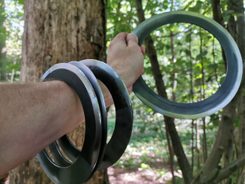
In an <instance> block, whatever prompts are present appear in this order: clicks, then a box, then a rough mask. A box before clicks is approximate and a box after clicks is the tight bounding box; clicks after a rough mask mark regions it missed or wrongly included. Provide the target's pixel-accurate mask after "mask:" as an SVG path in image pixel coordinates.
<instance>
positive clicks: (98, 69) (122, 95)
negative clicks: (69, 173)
mask: <svg viewBox="0 0 245 184" xmlns="http://www.w3.org/2000/svg"><path fill="white" fill-rule="evenodd" d="M77 63H78V64H79V65H80V64H82V65H83V64H85V65H86V66H88V67H89V69H90V70H92V72H93V73H94V75H95V76H96V78H97V79H99V80H101V81H102V82H103V83H104V84H105V85H106V87H107V88H108V89H109V91H110V93H111V95H112V98H113V101H114V104H115V108H116V123H115V129H114V132H113V135H112V137H111V139H110V141H109V142H108V144H107V145H106V146H105V150H104V157H103V160H102V161H101V162H98V169H104V168H107V167H109V166H111V165H113V164H114V163H115V162H116V161H117V160H118V159H119V158H120V157H121V156H122V154H123V153H124V151H125V149H126V147H127V145H128V143H129V140H130V137H131V133H132V124H133V111H132V107H131V103H130V99H129V96H128V92H127V88H126V87H125V85H124V83H123V82H122V81H121V79H120V77H119V76H118V74H117V73H116V72H115V71H114V70H113V69H112V68H111V67H110V66H108V65H107V64H105V63H103V62H100V61H97V60H92V59H87V60H83V61H81V62H77ZM66 143H67V140H66ZM60 144H63V142H60ZM61 148H63V150H62V151H63V152H65V153H67V155H70V154H73V155H71V158H72V157H75V155H76V152H74V147H73V148H72V145H68V144H63V145H62V146H61ZM75 149H76V148H75Z"/></svg>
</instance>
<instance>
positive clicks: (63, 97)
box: [0, 81, 84, 175]
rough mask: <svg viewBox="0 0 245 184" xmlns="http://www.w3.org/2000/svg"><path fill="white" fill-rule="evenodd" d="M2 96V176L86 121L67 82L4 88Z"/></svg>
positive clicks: (0, 153) (0, 90)
mask: <svg viewBox="0 0 245 184" xmlns="http://www.w3.org/2000/svg"><path fill="white" fill-rule="evenodd" d="M0 96H1V98H0V104H1V107H0V117H1V118H0V160H1V166H0V175H2V174H4V173H5V172H6V171H8V170H10V169H12V168H13V167H15V166H16V165H18V164H20V163H22V162H23V161H25V160H28V159H30V158H32V157H33V156H34V155H35V154H36V153H38V152H39V151H40V150H42V149H43V148H44V147H45V146H47V145H48V144H49V143H51V142H53V141H54V140H56V139H58V138H59V137H61V136H62V135H64V134H65V133H68V132H70V131H72V130H73V129H74V128H75V127H77V126H78V125H79V123H80V122H81V121H82V120H83V119H84V117H83V113H82V107H81V105H80V101H79V99H78V96H77V95H76V94H75V92H73V90H72V89H71V88H70V87H68V86H67V85H66V84H65V83H63V82H59V81H52V82H40V83H36V84H11V85H8V84H6V85H0Z"/></svg>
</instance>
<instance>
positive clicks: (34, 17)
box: [10, 0, 106, 184]
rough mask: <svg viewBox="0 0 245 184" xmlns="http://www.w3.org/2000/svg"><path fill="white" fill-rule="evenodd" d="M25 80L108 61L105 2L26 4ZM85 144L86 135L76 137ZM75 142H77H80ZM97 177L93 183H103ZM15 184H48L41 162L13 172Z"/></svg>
mask: <svg viewBox="0 0 245 184" xmlns="http://www.w3.org/2000/svg"><path fill="white" fill-rule="evenodd" d="M24 6H25V27H24V37H23V50H22V58H23V61H22V67H21V80H22V81H24V82H35V81H38V80H39V78H40V76H41V75H42V74H43V73H44V71H45V70H47V69H48V68H49V67H50V66H52V65H53V64H55V63H59V62H68V61H72V60H82V59H85V58H95V59H100V60H104V59H105V12H104V10H105V9H104V8H105V4H104V1H103V0H100V1H98V0H90V1H86V0H72V1H69V0H63V1H50V0H42V1H40V0H25V5H24ZM74 136H75V137H76V140H81V137H82V136H83V131H76V132H74V134H73V137H74ZM76 140H75V141H76ZM105 176H106V174H105V173H103V172H102V173H97V174H96V177H95V178H93V179H92V180H91V181H90V183H94V184H96V183H103V182H104V178H105ZM10 183H11V184H18V183H21V184H22V183H23V184H31V183H35V184H48V183H51V181H50V180H49V179H48V178H47V177H46V175H45V174H44V173H43V171H42V169H41V168H40V166H39V164H38V163H37V161H36V160H35V159H34V160H31V161H27V162H26V163H24V164H22V165H21V166H19V167H18V168H17V169H15V170H14V171H12V172H11V177H10Z"/></svg>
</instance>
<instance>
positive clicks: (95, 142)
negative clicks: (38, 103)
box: [37, 63, 101, 184]
mask: <svg viewBox="0 0 245 184" xmlns="http://www.w3.org/2000/svg"><path fill="white" fill-rule="evenodd" d="M49 79H52V80H61V81H64V82H66V83H67V84H68V85H69V86H70V87H71V88H72V89H74V90H75V91H76V93H77V94H78V96H79V98H80V100H81V103H82V105H83V107H84V108H83V110H84V115H85V119H86V129H85V140H84V145H83V148H82V150H81V151H80V152H79V156H78V157H77V159H76V160H75V162H74V163H72V164H70V165H69V166H62V165H58V164H56V163H55V162H53V161H52V160H51V159H50V158H49V156H48V154H47V152H46V150H43V151H41V152H40V153H39V154H38V156H37V157H38V160H39V162H40V163H41V166H42V168H43V169H44V171H45V172H46V174H47V175H48V176H49V178H50V179H51V180H52V181H53V182H54V183H59V184H70V183H72V184H80V183H82V182H85V181H87V180H88V179H89V178H90V177H91V173H92V172H93V170H94V167H95V165H96V163H97V161H98V157H99V153H100V145H101V122H100V109H99V105H98V101H97V98H96V95H95V93H94V91H93V87H92V86H91V84H90V82H89V81H88V79H87V78H86V76H85V75H84V74H83V73H82V72H81V71H80V70H79V69H78V68H77V67H75V66H73V65H71V64H68V63H62V64H56V65H54V66H52V67H51V68H50V69H49V70H48V71H46V72H45V74H44V75H43V76H42V80H49Z"/></svg>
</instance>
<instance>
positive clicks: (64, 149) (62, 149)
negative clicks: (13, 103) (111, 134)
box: [52, 61, 107, 171]
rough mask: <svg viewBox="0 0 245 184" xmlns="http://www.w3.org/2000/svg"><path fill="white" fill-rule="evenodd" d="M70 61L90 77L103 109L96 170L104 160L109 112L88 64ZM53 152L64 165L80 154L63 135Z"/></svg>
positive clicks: (56, 158) (53, 147) (54, 146)
mask: <svg viewBox="0 0 245 184" xmlns="http://www.w3.org/2000/svg"><path fill="white" fill-rule="evenodd" d="M69 63H70V64H72V65H74V66H76V67H77V68H79V69H80V70H81V71H82V72H83V73H84V74H85V76H86V77H87V78H88V80H89V81H90V83H91V85H92V87H93V88H94V91H95V94H96V97H97V100H98V103H99V107H100V111H101V125H102V138H101V149H100V154H99V158H98V161H97V164H96V166H95V168H94V171H95V170H96V169H97V167H98V163H100V162H101V161H102V160H103V156H104V151H105V145H106V139H107V112H106V105H105V101H104V96H103V93H102V90H101V88H100V86H99V83H98V81H97V79H96V77H95V76H94V74H93V72H92V71H91V70H90V69H89V68H88V67H87V66H86V65H84V64H83V63H82V62H76V61H71V62H69ZM52 152H54V153H56V154H55V155H54V159H55V160H57V161H58V162H59V163H60V164H63V165H67V164H70V163H72V162H73V161H74V160H75V159H76V158H77V156H78V154H79V150H77V149H76V148H75V147H74V146H73V145H72V143H71V142H70V141H69V139H68V137H67V136H63V137H62V138H61V139H59V140H58V141H57V142H56V143H55V144H54V145H52ZM67 158H68V159H67Z"/></svg>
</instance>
